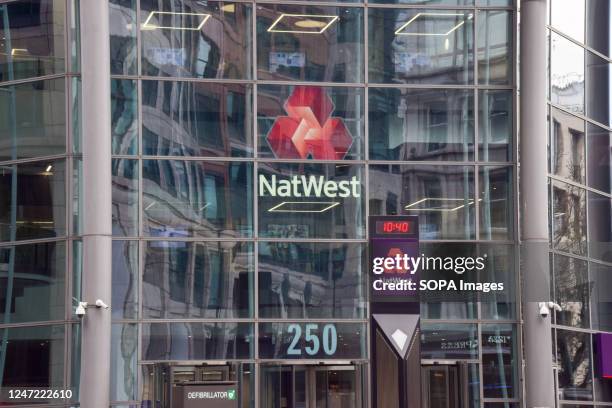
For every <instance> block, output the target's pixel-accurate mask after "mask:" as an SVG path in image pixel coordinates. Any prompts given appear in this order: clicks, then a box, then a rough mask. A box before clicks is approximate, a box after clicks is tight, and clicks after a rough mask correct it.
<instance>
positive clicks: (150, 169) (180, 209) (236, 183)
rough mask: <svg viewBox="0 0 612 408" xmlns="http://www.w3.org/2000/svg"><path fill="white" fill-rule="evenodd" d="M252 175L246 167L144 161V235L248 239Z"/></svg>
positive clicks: (227, 164)
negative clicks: (245, 237) (241, 237)
mask: <svg viewBox="0 0 612 408" xmlns="http://www.w3.org/2000/svg"><path fill="white" fill-rule="evenodd" d="M252 174H253V167H252V164H250V163H236V162H234V163H227V162H199V161H198V162H196V161H181V160H143V189H144V192H143V195H144V198H143V200H144V202H143V203H142V205H143V208H144V214H143V216H144V231H145V233H146V234H147V235H149V236H153V237H194V236H204V237H222V238H223V237H234V236H251V235H252V229H253V210H252V205H253V204H252V203H253V186H252V177H253V176H252Z"/></svg>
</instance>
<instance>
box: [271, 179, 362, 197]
mask: <svg viewBox="0 0 612 408" xmlns="http://www.w3.org/2000/svg"><path fill="white" fill-rule="evenodd" d="M259 195H260V196H266V195H270V196H272V197H276V196H278V197H323V196H325V197H329V198H334V197H355V198H359V197H360V184H359V180H358V179H357V177H356V176H353V177H352V178H351V179H350V180H342V181H335V180H326V179H325V177H323V176H313V175H310V176H292V177H291V178H289V179H283V178H278V177H276V175H272V177H271V178H270V179H268V178H267V177H266V176H265V175H263V174H260V175H259Z"/></svg>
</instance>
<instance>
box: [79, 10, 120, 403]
mask: <svg viewBox="0 0 612 408" xmlns="http://www.w3.org/2000/svg"><path fill="white" fill-rule="evenodd" d="M108 7H109V6H108V0H81V3H80V18H81V21H80V26H81V33H80V34H81V78H82V96H83V97H82V101H83V102H82V118H83V123H82V134H83V212H84V214H83V276H82V293H83V295H82V296H83V299H82V300H83V301H86V302H89V303H90V305H91V304H92V303H93V302H95V301H96V299H102V300H103V301H104V302H106V303H107V304H110V301H111V258H112V242H111V234H112V219H111V217H112V212H111V211H112V209H111V181H112V180H111V123H110V122H111V120H110V45H109V39H110V37H109V10H108ZM81 342H82V343H81V382H80V395H79V397H80V403H81V406H82V407H87V408H107V407H108V405H109V382H110V380H109V377H110V345H111V312H110V310H106V309H97V308H95V307H90V308H89V309H88V311H87V314H86V316H85V317H84V318H83V321H82V338H81Z"/></svg>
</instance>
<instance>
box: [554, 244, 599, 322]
mask: <svg viewBox="0 0 612 408" xmlns="http://www.w3.org/2000/svg"><path fill="white" fill-rule="evenodd" d="M553 259H554V264H553V268H554V278H555V300H556V302H557V303H558V304H559V305H560V306H561V309H563V310H562V311H561V312H557V311H555V317H556V320H555V322H556V323H557V324H560V325H563V326H573V327H584V328H587V329H588V328H589V327H590V326H589V292H590V290H591V287H590V284H589V281H588V275H587V262H586V261H581V260H579V259H575V258H571V257H569V256H562V255H554V258H553Z"/></svg>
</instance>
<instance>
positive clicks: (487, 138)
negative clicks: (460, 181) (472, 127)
mask: <svg viewBox="0 0 612 408" xmlns="http://www.w3.org/2000/svg"><path fill="white" fill-rule="evenodd" d="M512 98H513V92H512V91H493V90H490V91H488V90H482V91H479V94H478V105H479V106H478V115H479V118H480V120H479V123H478V139H479V140H478V149H479V150H478V154H479V157H478V159H479V160H480V161H511V160H512V159H513V157H514V154H513V145H512V140H513V139H514V137H513V135H514V131H513V128H514V126H513V124H514V115H513V112H514V109H513V103H512Z"/></svg>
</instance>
